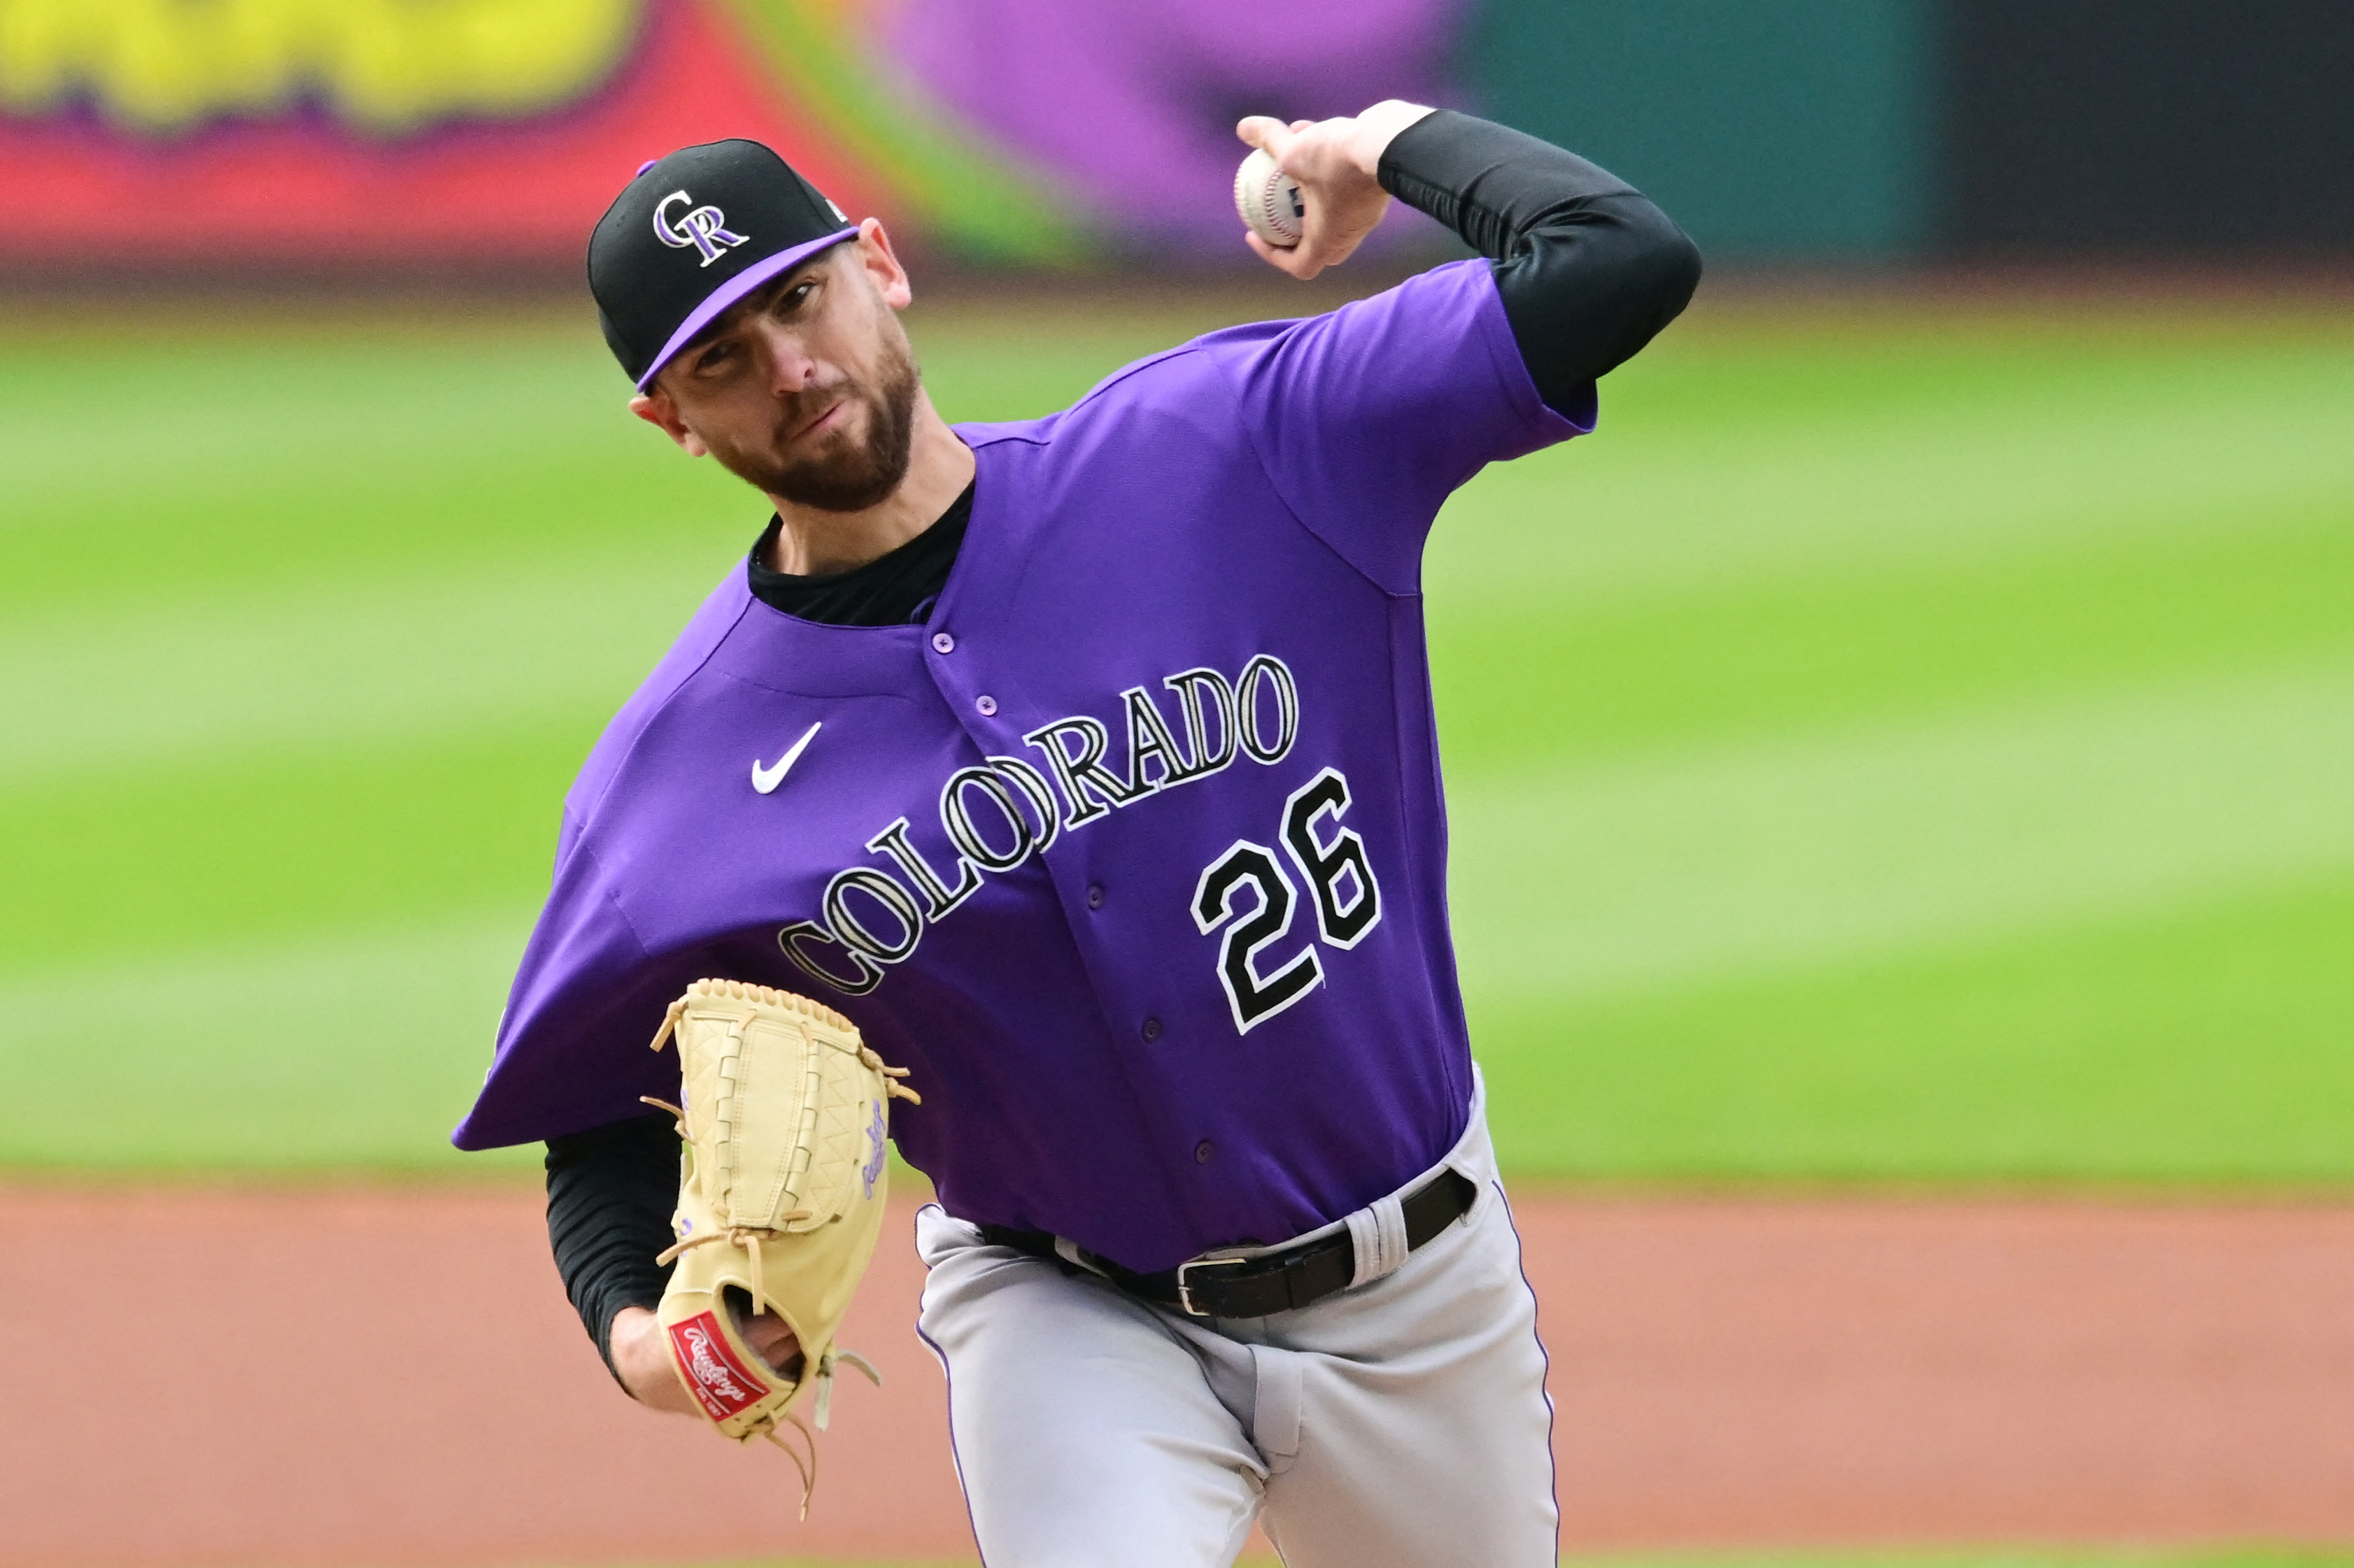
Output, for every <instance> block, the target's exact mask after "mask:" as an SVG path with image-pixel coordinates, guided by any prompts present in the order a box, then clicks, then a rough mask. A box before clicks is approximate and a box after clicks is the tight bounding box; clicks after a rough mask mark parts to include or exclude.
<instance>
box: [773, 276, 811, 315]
mask: <svg viewBox="0 0 2354 1568" xmlns="http://www.w3.org/2000/svg"><path fill="white" fill-rule="evenodd" d="M816 292H817V285H816V284H815V283H796V284H794V285H793V286H792V287H791V288H790V289H787V290H786V291H784V292H783V293H782V294H781V295H779V297H778V299H777V310H778V311H779V313H785V312H790V311H797V310H799V309H801V306H802V305H804V304H806V303H808V302H809V297H810V296H811V294H814V293H816Z"/></svg>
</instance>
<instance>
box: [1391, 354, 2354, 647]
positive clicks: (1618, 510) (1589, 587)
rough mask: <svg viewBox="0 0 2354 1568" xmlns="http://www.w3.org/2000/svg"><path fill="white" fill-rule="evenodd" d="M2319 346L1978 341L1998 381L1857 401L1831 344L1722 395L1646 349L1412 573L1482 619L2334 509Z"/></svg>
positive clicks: (2225, 529) (2353, 482)
mask: <svg viewBox="0 0 2354 1568" xmlns="http://www.w3.org/2000/svg"><path fill="white" fill-rule="evenodd" d="M1671 341H1672V340H1671ZM1662 346H1663V347H1664V346H1666V345H1665V344H1663V345H1662ZM2333 347H2334V352H2330V353H2319V352H2317V351H2315V350H2313V349H2311V348H2299V349H2296V350H2294V351H2291V350H2287V349H2284V350H2282V351H2281V352H2280V353H2279V354H2278V355H2274V356H2270V357H2262V356H2260V357H2257V358H2255V359H2253V360H2252V361H2250V362H2248V363H2246V364H2244V365H2241V366H2236V367H2235V368H2234V369H2233V370H2232V372H2231V373H2229V374H2217V373H2215V372H2214V371H2213V370H2212V368H2211V367H2210V366H2203V365H2201V364H2200V362H2199V361H2198V359H2197V358H2196V357H2195V355H2192V354H2191V353H2190V352H2189V351H2187V350H2186V351H2184V352H2183V353H2182V354H2180V355H2179V357H2176V358H2173V359H2170V360H2167V359H2161V360H2160V361H2159V362H2158V363H2156V364H2145V363H2141V361H2142V360H2143V358H2144V357H2145V356H2140V355H2125V356H2122V358H2121V359H2119V360H2117V361H2115V362H2112V363H2108V364H2106V365H2105V366H2103V367H2102V368H2104V369H2105V374H2104V375H2102V376H2098V377H2093V376H2089V375H2088V373H2087V371H2086V370H2085V367H2083V366H2067V365H2065V364H2064V363H2063V362H2062V359H2061V357H2060V355H2058V354H2057V353H2056V352H2055V351H2054V350H2052V349H2051V348H2049V347H2037V346H2027V345H2020V344H2003V343H2000V342H1997V343H1994V344H1988V345H1986V347H1985V349H1984V351H1983V352H1982V354H1981V355H1980V356H1979V362H1978V366H1977V367H1976V368H1977V369H1978V372H1979V374H1981V375H1983V374H1985V373H1986V371H1987V370H1988V366H1998V367H1999V369H2000V370H2001V372H2002V376H2003V383H2002V384H2003V385H2004V386H2007V387H2009V388H2010V396H2009V397H2004V398H2000V399H1997V400H1994V401H1992V402H1990V403H1988V404H1987V405H1985V406H1973V405H1971V404H1969V403H1967V402H1966V401H1957V402H1956V403H1946V402H1943V401H1940V400H1939V393H1940V391H1941V388H1940V386H1939V383H1938V382H1937V380H1936V379H1935V376H1936V374H1937V372H1936V369H1935V366H1926V367H1925V368H1924V369H1923V371H1922V372H1921V374H1920V376H1919V377H1918V378H1917V379H1916V380H1915V381H1914V383H1913V384H1912V385H1911V386H1910V387H1909V388H1908V389H1907V394H1906V395H1905V396H1903V397H1895V396H1893V395H1892V397H1891V398H1890V399H1889V401H1888V404H1887V405H1886V406H1884V407H1872V408H1856V407H1853V406H1851V401H1850V397H1848V396H1847V395H1846V393H1845V392H1844V391H1843V390H1842V389H1838V388H1835V387H1834V388H1825V387H1822V385H1821V379H1822V377H1823V376H1826V375H1827V374H1828V373H1829V372H1830V371H1831V370H1832V369H1833V368H1834V367H1835V366H1836V365H1837V363H1838V356H1837V355H1836V354H1835V353H1829V354H1822V355H1820V356H1818V355H1817V354H1816V353H1814V352H1810V351H1809V350H1808V349H1807V348H1805V347H1803V346H1799V345H1793V346H1792V349H1791V358H1790V360H1789V362H1788V365H1787V370H1788V371H1789V373H1790V377H1791V383H1792V384H1791V385H1789V386H1787V387H1780V388H1776V387H1759V388H1758V389H1757V392H1756V395H1755V397H1752V398H1750V399H1747V400H1742V401H1731V402H1728V401H1726V400H1724V399H1723V398H1722V397H1702V396H1700V395H1699V394H1700V393H1701V392H1702V391H1703V390H1704V389H1706V388H1707V387H1709V386H1710V384H1711V383H1712V381H1713V380H1715V379H1716V378H1718V377H1720V376H1723V377H1729V378H1732V379H1734V380H1736V381H1737V380H1739V379H1740V378H1741V377H1740V376H1739V374H1738V366H1737V365H1728V364H1726V363H1724V362H1723V361H1721V360H1718V359H1717V358H1715V357H1713V356H1712V355H1709V354H1708V352H1707V350H1706V348H1705V347H1704V346H1703V345H1698V344H1693V345H1685V346H1683V347H1682V348H1681V353H1682V355H1683V357H1681V358H1678V357H1676V356H1675V355H1668V356H1666V357H1665V358H1663V359H1660V360H1657V361H1655V360H1653V359H1652V358H1651V357H1650V356H1649V355H1646V356H1645V357H1643V358H1640V359H1638V360H1636V361H1635V362H1633V363H1632V364H1630V365H1629V366H1627V367H1626V368H1625V369H1624V370H1622V371H1619V372H1616V373H1614V374H1613V375H1612V376H1610V377H1609V378H1608V379H1607V380H1606V381H1605V383H1604V384H1603V399H1602V408H1603V415H1602V418H1603V424H1602V427H1601V429H1600V430H1599V431H1598V432H1597V433H1596V435H1595V436H1593V437H1589V438H1585V439H1583V440H1575V441H1571V442H1569V443H1567V444H1566V445H1564V446H1562V447H1558V448H1554V449H1553V450H1548V451H1545V452H1542V453H1539V454H1536V455H1535V456H1532V457H1529V458H1524V459H1522V460H1520V461H1516V462H1512V463H1508V464H1501V465H1499V466H1496V467H1493V468H1490V469H1489V470H1488V471H1485V472H1483V473H1482V474H1481V475H1480V476H1479V478H1478V479H1476V480H1475V481H1473V482H1472V483H1471V484H1470V485H1469V486H1468V487H1467V488H1466V489H1465V490H1464V491H1463V492H1462V493H1460V494H1458V496H1457V498H1456V499H1455V500H1454V501H1453V502H1452V503H1450V504H1449V506H1448V508H1447V511H1446V512H1445V513H1443V514H1441V516H1440V518H1439V522H1438V526H1437V530H1436V532H1435V533H1434V535H1433V544H1432V549H1431V553H1430V557H1429V560H1428V563H1427V566H1426V581H1427V584H1428V587H1429V591H1430V594H1431V597H1432V599H1433V601H1434V603H1437V604H1440V605H1444V604H1445V603H1446V602H1447V599H1448V597H1449V595H1450V594H1459V595H1462V596H1464V598H1463V600H1462V602H1463V603H1464V604H1465V605H1466V606H1477V607H1479V609H1481V610H1483V611H1487V612H1493V611H1495V610H1497V609H1545V610H1547V611H1549V612H1554V613H1558V612H1560V611H1562V610H1564V609H1574V608H1575V607H1578V606H1581V605H1584V604H1586V603H1592V602H1601V603H1607V602H1609V601H1611V600H1613V599H1617V598H1619V597H1621V596H1624V595H1627V594H1629V593H1633V594H1642V593H1646V592H1649V591H1656V590H1659V589H1662V588H1677V587H1688V588H1689V587H1698V586H1700V585H1702V584H1705V583H1710V582H1735V583H1743V584H1755V583H1758V582H1760V581H1761V580H1764V579H1767V578H1772V577H1783V578H1787V579H1789V580H1792V581H1796V582H1805V581H1808V580H1813V579H1818V578H1822V577H1831V578H1836V577H1839V576H1840V575H1842V574H1845V573H1849V572H1852V571H1854V570H1856V569H1857V568H1858V567H1862V566H1870V565H1880V566H1892V565H1903V564H1906V563H1911V564H1914V565H1928V566H1935V567H1956V566H1963V567H1967V565H1969V564H1970V563H1972V562H1976V561H1983V560H1987V559H1989V558H1995V557H2009V556H2020V555H2030V556H2031V555H2034V554H2036V553H2038V552H2041V551H2043V550H2047V549H2051V548H2054V547H2058V548H2061V549H2063V550H2064V549H2069V548H2072V547H2073V545H2074V542H2075V541H2080V540H2081V541H2099V540H2109V541H2119V540H2124V539H2148V538H2152V537H2155V536H2158V535H2168V534H2180V533H2188V534H2209V535H2220V536H2231V535H2233V534H2235V533H2236V531H2237V530H2238V529H2239V528H2240V527H2242V526H2243V525H2244V524H2246V523H2247V522H2248V521H2249V520H2250V519H2251V518H2257V517H2262V516H2264V515H2265V514H2268V513H2273V512H2279V511H2289V512H2304V511H2309V510H2311V509H2313V508H2315V507H2336V508H2338V509H2340V512H2341V514H2343V509H2344V508H2345V507H2346V506H2347V505H2348V504H2349V502H2350V501H2354V450H2349V447H2354V443H2349V442H2347V441H2346V440H2344V439H2343V432H2344V430H2345V429H2346V425H2347V421H2348V420H2349V418H2354V339H2345V340H2341V341H2338V342H2337V343H2336V344H2334V345H2333ZM2047 376H2051V377H2056V378H2057V379H2058V381H2059V382H2060V386H2061V390H2058V391H2054V390H2052V389H2051V388H2048V387H2046V386H2045V385H2044V382H2045V378H2046V377H2047ZM1500 565H1501V566H1503V567H1508V568H1509V569H1507V570H1503V571H1499V570H1498V567H1499V566H1500Z"/></svg>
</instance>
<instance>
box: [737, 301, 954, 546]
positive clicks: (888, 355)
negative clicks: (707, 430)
mask: <svg viewBox="0 0 2354 1568" xmlns="http://www.w3.org/2000/svg"><path fill="white" fill-rule="evenodd" d="M893 336H894V337H896V334H893ZM883 352H884V361H883V369H882V375H881V376H879V377H878V378H877V380H876V382H875V385H874V386H873V387H861V386H859V385H858V384H857V383H855V382H850V383H846V384H843V385H841V386H836V387H826V388H824V389H822V390H819V389H816V388H811V390H808V391H805V392H801V393H798V394H796V395H795V396H794V397H793V399H792V401H791V403H790V404H789V405H788V406H787V407H786V408H785V409H784V411H783V417H782V418H780V419H779V429H782V430H792V429H800V428H801V426H802V425H805V424H807V423H808V422H809V421H810V420H811V418H815V417H816V416H817V415H818V414H820V413H822V411H823V410H824V408H825V407H826V406H827V405H828V404H830V403H832V402H833V401H835V400H836V399H838V398H846V399H847V400H849V401H850V402H852V403H855V404H858V405H860V406H863V407H864V408H865V410H866V436H865V439H864V440H861V441H858V442H856V443H854V444H853V443H850V442H849V441H847V440H845V438H843V437H842V436H840V435H829V436H827V437H825V438H823V439H822V440H819V441H818V442H816V443H815V450H812V451H811V452H809V453H807V454H806V455H804V456H801V457H797V458H792V459H789V460H783V461H779V459H778V458H776V457H775V456H774V455H772V454H771V453H769V452H766V451H761V452H744V451H723V450H719V449H717V448H716V447H715V448H714V449H713V450H712V455H713V456H714V457H716V458H717V459H718V460H719V461H720V463H721V464H722V466H724V467H725V468H726V470H727V471H728V472H730V473H732V474H734V475H735V476H736V477H737V478H738V479H740V480H742V481H744V482H746V483H747V484H750V485H752V486H754V487H756V488H758V489H759V490H762V491H765V492H767V493H769V494H770V495H773V496H775V497H777V498H778V499H779V500H780V501H790V502H791V503H794V504H796V505H799V506H813V507H815V508H817V509H818V510H819V511H821V512H864V511H865V510H866V509H867V508H868V507H870V506H874V505H876V504H879V503H881V502H882V501H883V500H884V499H885V497H887V496H888V495H889V494H890V493H892V492H893V491H895V490H896V489H898V488H899V482H900V481H901V480H903V479H905V478H907V461H908V456H909V454H910V452H912V451H913V450H914V448H915V440H916V388H917V374H916V361H915V358H914V356H913V355H910V354H909V353H908V352H907V339H905V338H904V337H898V338H896V341H891V340H890V339H886V340H885V343H884V344H883ZM844 411H845V412H847V410H844Z"/></svg>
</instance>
